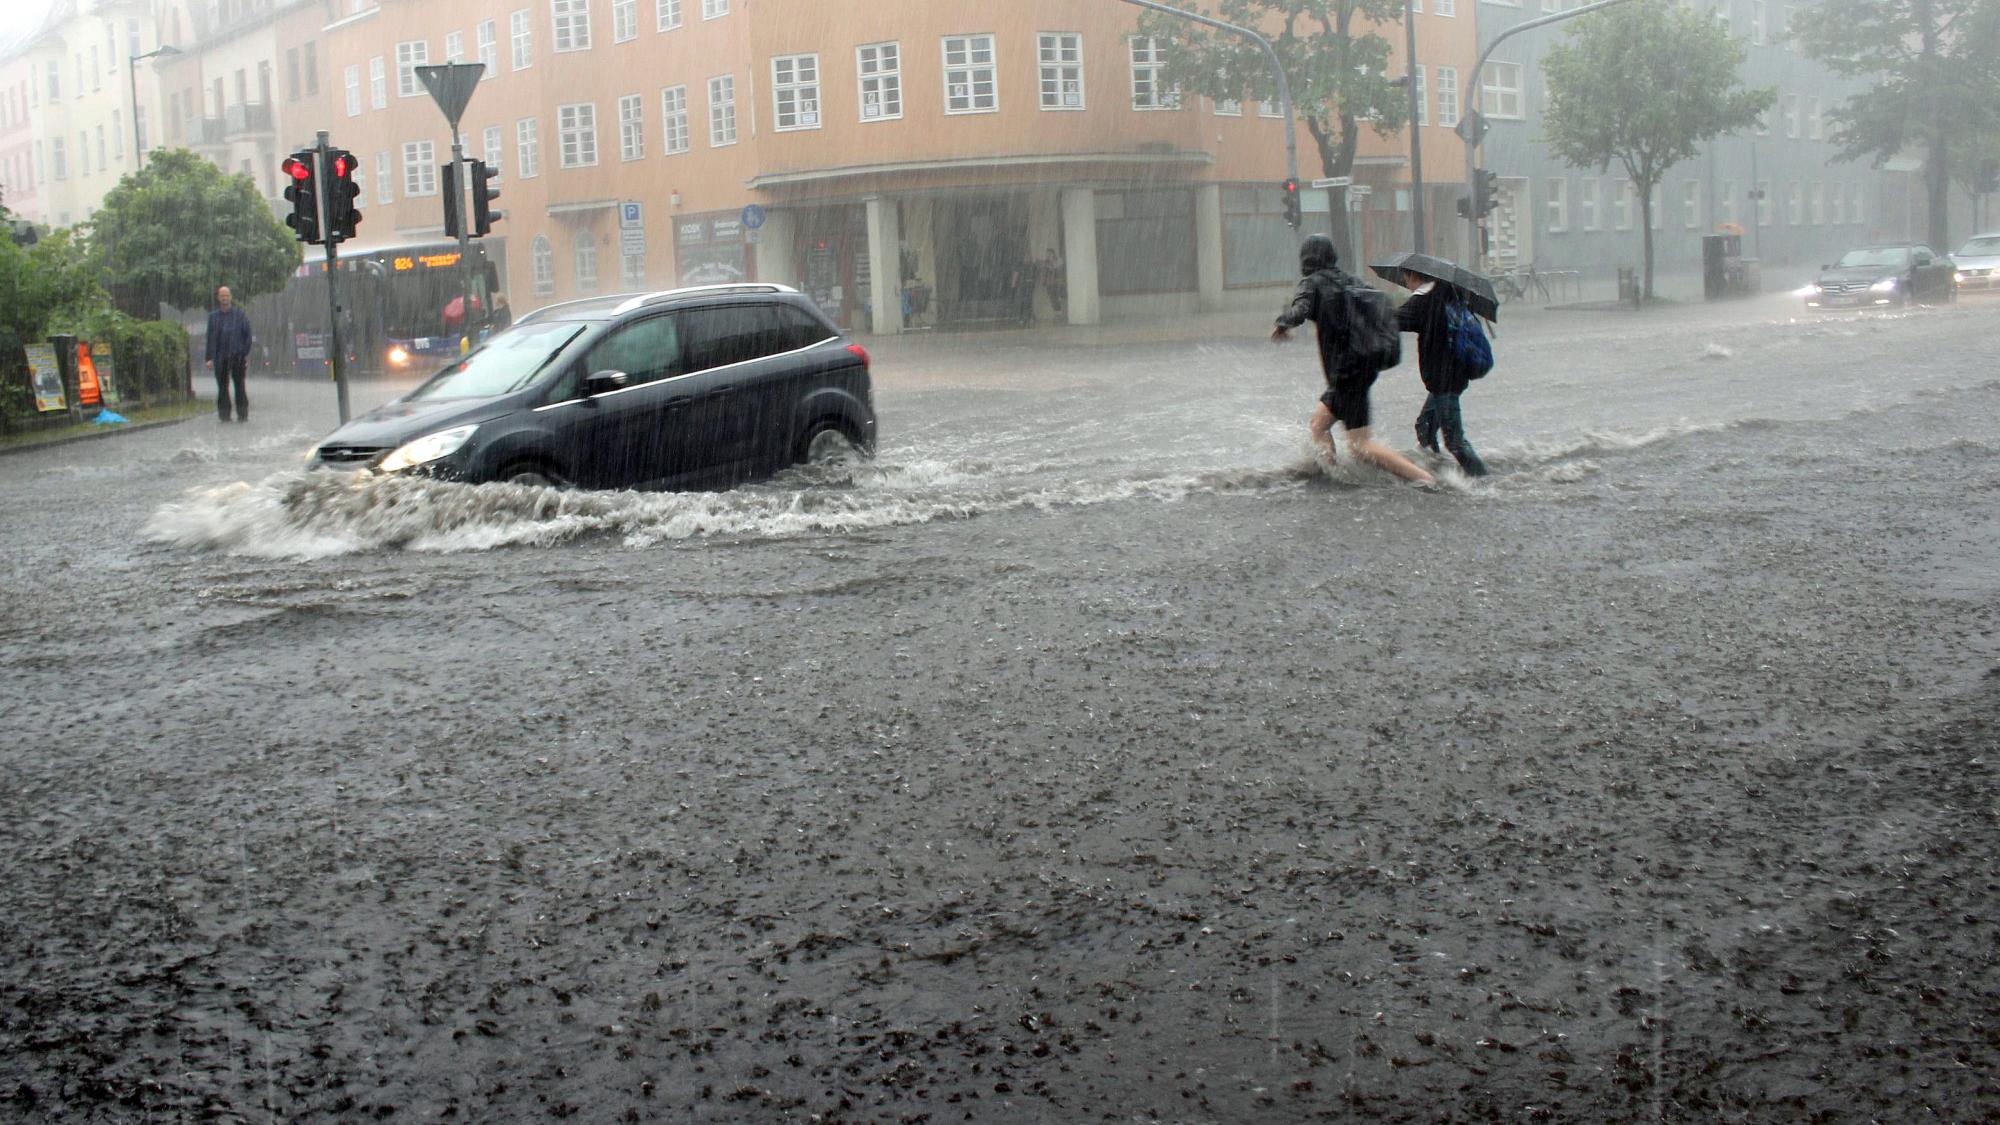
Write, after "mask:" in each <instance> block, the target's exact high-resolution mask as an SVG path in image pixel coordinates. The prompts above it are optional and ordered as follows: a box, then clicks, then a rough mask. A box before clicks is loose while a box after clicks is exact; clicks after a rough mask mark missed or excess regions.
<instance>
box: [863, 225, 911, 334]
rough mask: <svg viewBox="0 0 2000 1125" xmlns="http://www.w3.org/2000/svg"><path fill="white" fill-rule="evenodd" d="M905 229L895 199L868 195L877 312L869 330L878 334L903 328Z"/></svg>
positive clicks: (870, 296) (870, 274)
mask: <svg viewBox="0 0 2000 1125" xmlns="http://www.w3.org/2000/svg"><path fill="white" fill-rule="evenodd" d="M902 242H903V232H902V228H901V224H900V223H899V222H898V221H897V216H896V201H895V200H894V199H893V198H890V197H887V196H880V195H872V196H869V197H868V299H869V301H870V303H871V304H873V306H874V309H875V313H874V316H873V318H872V321H871V323H870V324H869V326H868V330H869V331H870V332H871V333H873V334H874V335H877V336H895V335H900V334H901V333H902V331H903V261H902Z"/></svg>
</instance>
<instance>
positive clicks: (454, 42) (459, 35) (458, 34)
mask: <svg viewBox="0 0 2000 1125" xmlns="http://www.w3.org/2000/svg"><path fill="white" fill-rule="evenodd" d="M444 61H446V62H448V63H462V62H464V61H465V32H463V31H447V32H445V33H444Z"/></svg>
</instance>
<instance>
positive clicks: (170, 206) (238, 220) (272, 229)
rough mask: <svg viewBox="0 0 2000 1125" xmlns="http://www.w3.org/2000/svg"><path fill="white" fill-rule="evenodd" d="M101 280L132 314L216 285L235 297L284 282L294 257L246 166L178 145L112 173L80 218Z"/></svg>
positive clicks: (183, 303) (189, 300)
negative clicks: (111, 182)
mask: <svg viewBox="0 0 2000 1125" xmlns="http://www.w3.org/2000/svg"><path fill="white" fill-rule="evenodd" d="M89 226H90V242H91V246H92V248H93V250H94V251H95V252H96V254H97V259H98V263H99V265H100V267H101V269H102V270H103V274H104V279H105V285H106V287H107V288H109V289H110V290H111V291H112V292H113V293H114V294H116V295H117V297H118V299H119V304H120V305H121V306H123V307H124V308H126V309H127V310H128V311H131V312H133V313H135V314H137V315H142V316H148V317H150V316H157V315H158V310H159V306H160V304H161V303H162V302H164V303H166V304H169V305H172V306H174V307H175V308H200V307H203V306H205V305H206V304H208V302H209V300H210V298H211V296H212V295H213V294H214V292H215V288H216V286H218V285H227V286H229V288H230V290H231V292H232V293H233V294H234V295H235V296H236V299H237V300H239V301H246V302H247V301H249V300H250V299H251V298H253V297H255V296H257V295H258V294H260V293H275V292H278V291H279V290H281V289H283V288H284V287H285V282H286V280H287V279H288V278H290V277H291V275H292V271H293V270H294V269H296V268H297V267H298V264H299V262H300V260H301V255H300V253H299V244H298V243H297V242H296V241H295V240H294V239H293V237H292V233H291V231H289V230H287V229H286V228H285V227H284V226H283V225H281V224H280V223H279V222H278V220H277V218H276V217H275V216H273V215H272V213H271V208H270V206H269V205H268V204H266V203H265V202H264V199H263V197H262V196H260V195H258V194H257V188H256V186H255V185H254V184H252V183H251V182H250V177H249V176H247V175H233V176H231V175H224V174H223V173H222V171H221V170H220V169H218V168H216V167H215V165H213V164H210V163H209V162H208V161H206V160H203V159H202V158H200V157H199V156H196V155H195V154H194V153H192V152H189V151H187V150H186V149H178V150H175V151H171V152H169V151H156V152H154V153H153V154H152V156H151V157H150V158H149V160H148V162H147V164H146V166H145V168H143V169H142V170H140V171H138V172H136V173H134V174H132V175H129V176H126V177H125V178H124V179H122V180H120V181H118V186H117V187H114V188H112V189H111V191H110V193H109V194H107V195H106V196H105V197H104V202H103V204H102V205H100V206H99V208H98V210H97V213H96V214H94V215H92V216H91V218H90V224H89Z"/></svg>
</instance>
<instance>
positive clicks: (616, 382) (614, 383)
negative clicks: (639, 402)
mask: <svg viewBox="0 0 2000 1125" xmlns="http://www.w3.org/2000/svg"><path fill="white" fill-rule="evenodd" d="M631 382H632V377H631V376H630V375H627V374H625V373H624V372H623V371H593V372H591V373H590V375H589V376H588V377H586V378H585V379H584V381H583V397H585V398H595V397H597V396H598V395H601V394H603V393H604V392H606V391H615V390H617V389H619V388H620V387H625V386H629V385H630V384H631Z"/></svg>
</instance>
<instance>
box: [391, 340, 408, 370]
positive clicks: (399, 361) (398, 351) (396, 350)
mask: <svg viewBox="0 0 2000 1125" xmlns="http://www.w3.org/2000/svg"><path fill="white" fill-rule="evenodd" d="M409 365H410V353H409V352H408V351H407V350H405V349H404V347H403V345H401V344H397V345H396V346H394V347H392V348H390V349H389V366H391V367H408V366H409Z"/></svg>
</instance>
